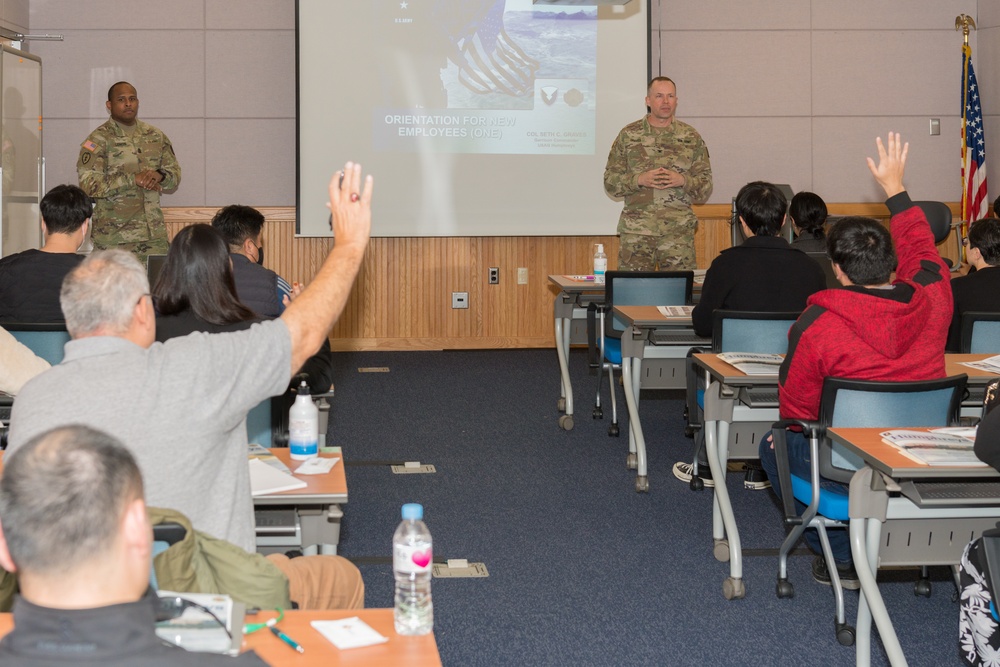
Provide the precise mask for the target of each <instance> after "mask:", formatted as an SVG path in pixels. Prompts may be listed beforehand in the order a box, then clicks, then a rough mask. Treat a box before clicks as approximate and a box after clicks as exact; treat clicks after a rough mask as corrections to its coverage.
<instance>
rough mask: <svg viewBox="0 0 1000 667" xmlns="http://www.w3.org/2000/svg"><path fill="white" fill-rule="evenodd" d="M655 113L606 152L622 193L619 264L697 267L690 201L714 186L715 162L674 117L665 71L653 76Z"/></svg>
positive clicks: (611, 187) (609, 178) (608, 179)
mask: <svg viewBox="0 0 1000 667" xmlns="http://www.w3.org/2000/svg"><path fill="white" fill-rule="evenodd" d="M646 106H648V107H649V110H650V113H649V115H647V116H646V117H644V118H642V119H641V120H637V121H636V122H634V123H630V124H629V125H626V126H625V127H624V128H623V129H622V131H621V132H619V133H618V137H617V138H616V139H615V143H614V144H613V145H612V146H611V153H609V154H608V165H607V167H606V168H605V169H604V189H605V190H606V191H607V193H608V194H609V195H611V196H612V197H624V198H625V208H624V209H623V210H622V214H621V217H620V218H619V220H618V234H619V236H620V249H619V252H618V269H619V270H622V271H655V270H661V271H669V270H681V269H693V268H695V254H694V232H695V228H696V227H697V226H698V218H697V217H695V214H694V211H692V210H691V205H692V204H703V203H705V201H706V200H707V199H708V196H709V195H710V194H712V165H711V164H710V163H709V159H708V148H707V147H706V146H705V142H704V141H703V140H702V138H701V135H700V134H698V132H697V130H695V129H694V128H693V127H691V126H690V125H688V124H687V123H682V122H681V121H679V120H677V119H675V118H674V112H675V111H676V109H677V88H676V86H675V85H674V82H673V81H671V80H670V79H668V78H667V77H665V76H660V77H656V78H655V79H653V80H652V81H650V83H649V88H648V89H647V94H646Z"/></svg>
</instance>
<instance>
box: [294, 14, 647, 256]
mask: <svg viewBox="0 0 1000 667" xmlns="http://www.w3.org/2000/svg"><path fill="white" fill-rule="evenodd" d="M647 11H648V10H647V2H646V0H632V2H629V3H628V4H626V5H624V6H618V7H611V6H601V7H594V6H580V7H576V6H572V7H566V6H563V7H559V6H544V5H534V4H533V3H532V2H531V0H409V1H406V0H403V1H400V0H394V1H392V2H389V1H388V0H338V1H337V2H329V1H328V0H298V3H297V11H296V30H297V45H298V53H297V77H298V78H297V84H298V85H297V138H298V141H297V150H298V155H297V165H298V171H297V184H296V189H297V213H298V220H297V233H298V234H299V235H302V236H329V234H330V230H329V226H328V217H329V216H328V212H327V209H326V207H325V203H326V201H327V186H328V183H329V180H330V176H331V174H332V173H333V172H335V171H336V170H338V169H340V168H341V167H342V166H343V164H344V162H345V161H347V160H353V161H356V162H360V163H361V165H362V166H363V167H364V169H365V171H366V172H367V173H371V174H373V175H374V177H375V200H374V206H373V235H375V236H408V237H412V236H535V235H600V234H613V233H615V229H616V226H617V222H618V215H619V213H620V212H621V206H622V205H621V203H620V202H617V201H615V200H613V199H611V198H609V197H608V196H607V195H606V194H605V193H604V186H603V173H604V166H605V164H606V162H607V156H608V151H609V150H610V147H611V144H612V142H613V141H614V138H615V136H617V134H618V132H619V130H620V129H621V128H622V127H624V126H625V125H626V124H628V123H630V122H632V121H634V120H637V119H639V118H641V117H642V116H643V114H644V113H645V111H646V107H645V104H644V101H643V100H644V98H645V94H646V83H647V80H648V35H649V28H648V16H647Z"/></svg>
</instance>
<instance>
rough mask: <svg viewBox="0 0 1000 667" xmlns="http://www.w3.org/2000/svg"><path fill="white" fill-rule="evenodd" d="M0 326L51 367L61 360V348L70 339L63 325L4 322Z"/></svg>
mask: <svg viewBox="0 0 1000 667" xmlns="http://www.w3.org/2000/svg"><path fill="white" fill-rule="evenodd" d="M0 326H3V328H4V329H6V330H7V331H9V332H10V335H12V336H13V337H14V338H16V339H17V340H18V341H19V342H21V343H22V344H23V345H25V346H26V347H27V348H28V349H30V350H31V351H32V352H34V353H35V354H37V355H38V356H39V357H41V358H42V359H44V360H45V361H47V362H49V363H50V364H52V365H53V366H55V365H56V364H58V363H59V362H60V361H62V360H63V347H64V346H65V345H66V343H68V342H69V339H70V338H69V332H68V331H66V324H65V323H63V322H57V323H34V322H4V323H3V324H2V325H0Z"/></svg>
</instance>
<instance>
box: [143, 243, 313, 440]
mask: <svg viewBox="0 0 1000 667" xmlns="http://www.w3.org/2000/svg"><path fill="white" fill-rule="evenodd" d="M153 304H154V305H155V306H156V340H158V341H160V342H164V341H166V340H169V339H171V338H176V337H178V336H186V335H188V334H190V333H193V332H195V331H203V332H206V333H225V332H228V331H240V330H242V329H249V328H250V327H251V326H252V325H253V324H254V323H256V322H261V321H263V318H261V317H260V316H258V315H257V314H256V313H254V312H253V311H252V310H250V309H249V308H247V307H246V306H245V305H244V304H243V303H242V302H241V301H240V300H239V297H238V296H237V295H236V283H235V282H234V280H233V265H232V263H231V261H230V259H229V247H228V246H227V245H226V241H225V240H224V239H223V237H222V234H220V233H219V231H218V230H217V229H215V228H214V227H212V226H211V225H203V224H202V225H191V226H190V227H185V228H184V229H182V230H181V231H179V232H178V233H177V236H176V237H174V240H173V242H171V244H170V252H168V253H167V259H166V261H165V262H164V264H163V269H162V270H161V271H160V277H159V278H158V279H157V281H156V286H155V287H154V288H153ZM303 380H304V381H305V382H306V384H307V385H308V386H309V387H310V389H311V390H312V393H314V394H319V393H323V392H326V391H328V390H329V389H330V386H331V384H332V382H333V360H332V359H331V357H330V344H329V343H328V342H326V343H324V344H323V347H322V348H320V351H319V352H317V353H316V354H314V355H313V356H312V357H310V358H309V359H307V360H306V362H305V363H304V364H303V365H302V368H301V369H300V370H299V372H298V373H297V374H296V375H295V376H294V377H293V378H292V382H291V385H290V387H289V389H288V391H286V392H285V394H284V395H282V396H278V397H275V398H273V399H272V403H271V417H272V443H273V444H274V445H276V446H282V445H283V444H284V437H285V435H286V433H287V430H288V429H287V423H286V422H287V417H288V408H289V407H290V406H291V404H292V402H293V401H294V400H295V393H294V391H293V389H295V388H297V387H298V386H299V383H300V382H302V381H303Z"/></svg>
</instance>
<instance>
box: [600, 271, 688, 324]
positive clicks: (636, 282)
mask: <svg viewBox="0 0 1000 667" xmlns="http://www.w3.org/2000/svg"><path fill="white" fill-rule="evenodd" d="M604 279H605V285H604V305H605V308H606V309H607V313H608V315H607V316H606V317H605V318H604V333H605V335H606V336H611V337H613V338H621V334H622V332H623V331H625V328H626V325H625V321H624V320H622V319H621V318H619V317H616V316H615V315H614V314H613V312H612V310H611V309H612V307H613V306H683V305H687V304H689V303H691V290H692V286H693V285H694V271H608V272H607V273H606V274H605V276H604Z"/></svg>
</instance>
